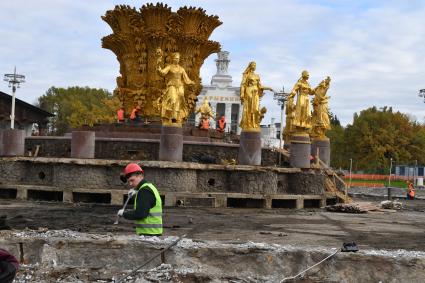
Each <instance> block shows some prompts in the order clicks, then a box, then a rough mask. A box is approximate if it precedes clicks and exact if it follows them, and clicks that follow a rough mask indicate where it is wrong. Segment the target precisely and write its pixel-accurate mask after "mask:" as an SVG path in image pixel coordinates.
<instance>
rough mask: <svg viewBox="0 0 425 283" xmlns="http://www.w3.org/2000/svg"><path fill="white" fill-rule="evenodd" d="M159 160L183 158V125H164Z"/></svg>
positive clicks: (180, 159)
mask: <svg viewBox="0 0 425 283" xmlns="http://www.w3.org/2000/svg"><path fill="white" fill-rule="evenodd" d="M159 160H162V161H182V160H183V129H182V128H181V127H173V126H162V128H161V137H160V143H159Z"/></svg>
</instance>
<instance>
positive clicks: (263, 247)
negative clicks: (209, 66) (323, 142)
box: [0, 200, 425, 283]
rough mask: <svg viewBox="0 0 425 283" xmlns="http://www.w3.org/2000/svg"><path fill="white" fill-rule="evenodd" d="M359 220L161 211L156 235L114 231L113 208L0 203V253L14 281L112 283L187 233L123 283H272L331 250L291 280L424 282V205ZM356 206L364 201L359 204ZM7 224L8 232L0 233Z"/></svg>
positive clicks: (316, 214)
mask: <svg viewBox="0 0 425 283" xmlns="http://www.w3.org/2000/svg"><path fill="white" fill-rule="evenodd" d="M400 202H401V203H402V208H401V209H400V210H394V209H382V208H380V202H372V201H369V202H366V203H368V204H367V206H374V207H377V208H379V209H380V210H379V211H373V212H371V213H364V214H345V213H337V212H327V211H326V210H324V209H309V210H290V209H272V210H270V209H248V208H246V209H230V208H229V209H214V208H202V209H201V208H185V207H183V208H166V209H165V212H166V213H165V218H164V220H165V223H166V227H167V228H166V233H165V235H164V236H162V237H139V236H136V235H134V228H133V223H132V222H131V221H124V220H123V221H122V222H120V224H119V225H113V224H112V223H113V222H114V220H115V217H114V213H116V210H117V207H113V206H109V205H87V204H81V205H72V204H69V205H66V204H58V203H48V202H40V203H36V202H16V201H5V200H1V201H0V205H1V208H2V212H1V214H2V215H3V214H4V215H5V217H3V218H2V219H5V226H4V227H5V228H4V229H6V230H1V231H0V246H1V247H4V248H6V249H8V250H10V251H11V252H12V253H13V254H14V255H16V256H17V257H18V258H20V259H21V260H22V262H23V264H22V266H21V270H20V271H19V273H18V276H17V280H16V282H25V283H32V282H42V283H44V282H46V283H47V282H72V283H74V282H97V283H100V282H113V279H119V278H123V277H124V276H125V275H128V274H129V273H130V272H131V271H132V270H134V269H135V268H136V267H138V266H140V265H141V264H142V263H143V262H144V261H146V259H148V258H150V257H151V256H153V255H154V254H156V253H158V252H159V251H160V250H161V249H162V248H164V247H166V246H167V245H169V244H171V243H172V242H173V241H175V240H177V239H178V237H180V236H182V235H186V236H184V237H183V239H182V240H181V241H180V242H179V243H178V244H177V245H176V246H174V247H172V248H171V250H169V251H167V252H165V256H164V258H163V260H161V258H160V257H158V258H156V259H155V260H154V261H153V262H152V263H150V264H148V265H147V266H145V267H143V268H142V269H141V270H140V271H138V272H137V273H135V275H134V276H132V277H131V278H128V279H126V281H124V282H260V283H261V282H279V280H281V279H283V278H284V277H289V276H293V275H295V274H297V273H299V272H300V271H302V270H304V269H306V268H307V267H309V266H311V265H313V264H315V263H317V262H319V261H320V260H322V259H323V258H325V257H327V256H328V255H330V254H332V253H333V252H334V251H336V250H337V249H340V248H341V246H342V243H343V242H356V243H357V245H358V247H359V251H358V252H357V253H341V252H340V253H337V254H336V255H335V256H334V257H332V258H331V259H330V260H328V261H326V262H324V263H323V264H322V265H321V266H320V267H318V268H314V269H312V270H311V271H309V272H308V273H307V274H305V276H304V278H303V279H300V280H298V281H295V282H379V281H382V282H423V280H422V279H423V278H425V245H424V244H423V237H422V236H423V235H424V233H425V215H424V214H423V213H422V210H423V209H424V208H425V202H424V201H421V200H418V201H412V202H409V201H405V200H401V201H400ZM363 203H365V202H363ZM7 227H9V228H7Z"/></svg>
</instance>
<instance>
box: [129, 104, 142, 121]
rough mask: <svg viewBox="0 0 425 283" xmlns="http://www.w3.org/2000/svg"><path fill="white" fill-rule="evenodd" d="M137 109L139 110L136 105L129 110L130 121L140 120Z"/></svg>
mask: <svg viewBox="0 0 425 283" xmlns="http://www.w3.org/2000/svg"><path fill="white" fill-rule="evenodd" d="M139 110H140V106H136V107H134V108H133V110H132V111H131V114H130V120H131V121H132V122H138V121H140V117H139Z"/></svg>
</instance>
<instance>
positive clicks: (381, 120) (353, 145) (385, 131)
mask: <svg viewBox="0 0 425 283" xmlns="http://www.w3.org/2000/svg"><path fill="white" fill-rule="evenodd" d="M343 139H344V142H343V143H344V150H343V152H344V156H345V157H344V158H345V159H346V160H349V159H350V158H353V160H354V169H355V170H364V171H365V172H368V173H381V174H383V173H386V170H387V169H388V168H389V163H390V158H392V159H393V160H394V161H395V162H397V163H399V164H400V163H411V162H412V160H418V162H420V163H424V162H425V158H424V153H425V130H424V127H423V126H422V125H419V124H415V123H414V122H411V121H410V120H409V118H408V116H407V115H406V114H403V113H400V112H393V110H392V108H391V107H383V108H380V109H377V108H376V107H371V108H368V109H366V110H363V111H361V112H360V114H357V113H355V114H354V120H353V124H352V125H348V126H347V127H346V129H345V131H344V138H343ZM346 163H348V161H346ZM345 168H347V167H346V166H345Z"/></svg>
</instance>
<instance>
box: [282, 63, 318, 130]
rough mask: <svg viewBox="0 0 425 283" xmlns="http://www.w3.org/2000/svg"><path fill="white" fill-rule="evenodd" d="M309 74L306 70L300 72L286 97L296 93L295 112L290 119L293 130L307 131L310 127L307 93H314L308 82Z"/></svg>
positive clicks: (289, 97) (292, 96)
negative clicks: (299, 76) (298, 77)
mask: <svg viewBox="0 0 425 283" xmlns="http://www.w3.org/2000/svg"><path fill="white" fill-rule="evenodd" d="M308 78H309V74H308V72H307V71H303V72H302V73H301V78H300V79H299V80H298V81H297V83H296V84H295V86H294V88H293V89H292V91H291V93H290V95H289V96H288V99H291V98H294V97H295V95H297V103H296V104H295V113H294V118H293V120H292V127H293V130H295V131H308V130H310V129H311V110H310V100H309V99H308V96H309V95H314V91H313V89H312V88H311V86H310V84H309V83H308Z"/></svg>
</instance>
